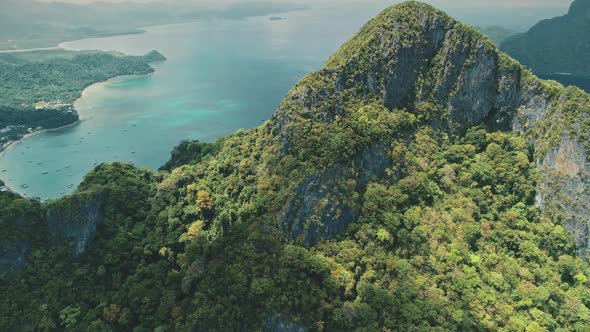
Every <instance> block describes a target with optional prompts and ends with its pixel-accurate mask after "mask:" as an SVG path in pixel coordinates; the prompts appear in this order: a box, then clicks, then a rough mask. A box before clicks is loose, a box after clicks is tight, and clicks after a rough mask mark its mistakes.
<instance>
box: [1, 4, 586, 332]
mask: <svg viewBox="0 0 590 332" xmlns="http://www.w3.org/2000/svg"><path fill="white" fill-rule="evenodd" d="M589 113H590V96H589V95H588V94H586V93H584V92H583V91H581V90H579V89H577V88H573V87H570V88H564V87H563V86H561V85H560V84H558V83H556V82H551V81H543V80H540V79H538V78H537V77H535V76H534V75H533V74H532V73H531V72H529V71H527V70H526V69H524V68H523V67H522V66H520V64H518V63H517V62H516V61H514V60H512V59H510V58H509V57H508V56H507V55H505V54H503V53H500V52H499V51H498V50H497V49H496V47H495V46H494V44H493V42H492V41H490V40H489V39H487V38H486V37H484V36H482V35H481V34H480V33H479V32H478V31H477V30H476V29H474V28H472V27H469V26H466V25H464V24H462V23H460V22H457V21H455V20H453V19H452V18H450V17H448V16H447V15H446V14H444V13H442V12H441V11H438V10H436V9H434V8H432V7H430V6H428V5H425V4H421V3H418V2H413V1H411V2H406V3H402V4H399V5H395V6H392V7H391V8H389V9H387V10H385V11H384V12H383V13H381V14H380V15H379V16H378V17H376V18H375V19H373V20H371V21H370V22H369V23H367V25H366V26H365V27H363V28H362V29H361V31H360V32H359V33H358V34H357V35H356V36H355V37H354V38H352V39H351V40H350V41H349V42H347V43H346V44H345V45H344V46H343V47H342V48H341V49H340V50H339V51H338V52H337V53H336V54H334V55H333V56H332V57H331V58H330V59H329V60H328V61H327V62H326V65H325V67H324V68H323V69H321V70H320V71H318V72H315V73H312V74H310V75H308V76H307V77H306V78H304V79H303V80H302V81H300V82H299V83H298V84H297V85H296V86H295V87H294V88H293V89H292V90H291V92H290V93H289V94H288V96H287V97H286V98H285V100H284V101H283V102H282V104H281V105H280V106H279V108H278V110H277V112H276V113H275V114H274V115H273V117H272V118H271V119H270V120H269V121H267V122H266V123H265V124H263V125H262V126H261V127H259V128H256V129H252V130H244V131H239V132H237V133H234V134H233V135H230V136H228V137H226V138H223V139H220V140H218V141H216V142H214V143H211V144H208V143H199V142H191V141H186V142H183V143H181V144H180V145H179V146H178V147H177V148H176V149H175V150H174V151H173V153H172V158H171V161H170V162H169V163H167V164H166V165H165V166H164V167H163V168H162V169H161V170H160V171H157V172H152V171H149V170H145V169H138V168H135V167H133V166H132V165H127V164H121V163H112V164H102V165H99V166H97V167H96V168H95V169H94V170H92V171H91V172H90V173H89V174H87V175H86V177H85V179H84V181H83V183H82V184H81V185H80V186H79V188H78V190H77V191H76V192H75V193H74V194H72V195H70V196H66V197H63V198H61V199H57V200H53V201H49V202H46V203H39V202H35V201H29V200H25V199H23V198H20V197H18V196H15V195H12V194H6V193H0V200H1V202H0V203H2V204H0V207H1V208H0V209H1V210H0V212H1V213H0V227H1V228H2V229H3V231H4V230H5V233H3V238H2V240H0V244H1V246H0V249H2V250H3V252H4V253H10V255H12V257H13V258H14V257H21V258H23V259H24V262H23V261H22V260H18V259H13V260H12V262H11V261H10V260H9V259H7V255H6V254H5V255H4V256H1V257H2V258H3V259H2V260H0V267H1V268H4V270H5V271H6V270H9V269H10V271H11V273H5V274H1V276H0V293H1V294H4V296H2V297H0V330H15V329H22V330H63V329H65V330H71V331H79V330H90V331H105V330H113V331H126V330H136V331H144V330H146V331H147V330H158V331H168V330H178V331H189V330H276V329H279V328H280V327H283V328H284V327H285V326H289V327H291V328H301V329H304V330H313V331H315V330H317V331H351V330H352V331H355V330H356V331H378V330H383V331H432V330H457V331H472V330H475V331H477V330H484V331H497V330H502V331H546V330H554V331H584V330H585V329H587V327H588V326H590V309H589V308H590V290H589V288H588V276H590V266H589V265H588V263H587V262H586V261H585V260H584V258H585V257H587V256H586V249H587V248H586V246H585V245H586V244H587V237H584V236H586V235H587V234H586V235H585V233H584V232H583V230H584V229H585V228H584V227H587V219H584V218H585V217H584V216H586V215H588V208H587V206H588V201H587V196H586V195H587V191H586V189H585V188H587V187H588V184H587V182H586V181H587V177H586V174H587V166H586V163H587V161H586V156H587V154H586V153H585V151H587V149H588V148H590V143H589V142H590V140H589V138H588V137H587V133H588V130H587V129H588V125H589V123H588V121H587V118H588V114H589ZM564 151H565V152H564ZM567 151H569V152H570V153H567ZM578 156H579V158H577V157H578ZM579 188H581V189H579ZM576 190H579V191H576ZM94 229H95V230H96V231H95V232H94ZM88 230H92V232H88ZM4 234H6V235H4ZM64 234H66V236H64ZM584 241H586V242H584ZM80 248H82V249H85V250H82V252H79V251H78V249H80ZM0 253H2V251H0Z"/></svg>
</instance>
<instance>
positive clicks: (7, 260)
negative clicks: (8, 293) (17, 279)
mask: <svg viewBox="0 0 590 332" xmlns="http://www.w3.org/2000/svg"><path fill="white" fill-rule="evenodd" d="M30 246H31V243H30V241H27V240H12V241H11V240H0V273H3V272H7V273H14V272H19V271H21V270H22V269H23V268H24V267H25V263H26V256H27V253H28V251H29V248H30Z"/></svg>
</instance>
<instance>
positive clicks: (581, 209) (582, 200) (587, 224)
mask: <svg viewBox="0 0 590 332" xmlns="http://www.w3.org/2000/svg"><path fill="white" fill-rule="evenodd" d="M586 156H587V153H586V151H585V150H584V148H583V146H582V145H581V144H580V143H578V142H577V141H575V140H571V139H569V138H564V139H563V140H562V141H561V143H560V144H559V146H558V147H556V148H554V149H553V150H551V151H550V152H549V153H548V154H547V155H546V156H545V158H544V159H543V160H542V162H540V163H539V164H538V167H539V171H540V173H541V179H542V181H541V183H540V185H539V190H538V193H537V201H536V204H537V206H539V207H540V208H541V209H542V211H544V212H545V213H546V214H551V215H552V216H554V217H555V218H560V219H562V222H563V223H564V224H565V225H566V227H567V228H568V229H569V230H570V232H571V233H572V235H573V237H574V240H575V241H576V244H577V249H578V254H580V255H581V256H583V257H585V258H588V249H590V214H589V211H590V185H589V180H590V167H589V165H588V163H587V162H586Z"/></svg>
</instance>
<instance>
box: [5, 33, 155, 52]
mask: <svg viewBox="0 0 590 332" xmlns="http://www.w3.org/2000/svg"><path fill="white" fill-rule="evenodd" d="M145 32H146V29H145V28H138V29H137V30H136V31H127V32H122V33H116V34H108V35H104V36H98V37H90V36H89V37H88V38H81V39H73V40H66V41H63V42H61V43H58V44H57V45H55V46H48V47H35V48H16V49H7V50H0V53H8V54H10V53H25V52H35V51H56V50H66V51H81V50H76V49H73V48H67V47H65V46H63V45H64V44H66V43H71V42H76V41H80V40H86V39H94V38H110V37H117V36H129V35H140V34H142V33H145Z"/></svg>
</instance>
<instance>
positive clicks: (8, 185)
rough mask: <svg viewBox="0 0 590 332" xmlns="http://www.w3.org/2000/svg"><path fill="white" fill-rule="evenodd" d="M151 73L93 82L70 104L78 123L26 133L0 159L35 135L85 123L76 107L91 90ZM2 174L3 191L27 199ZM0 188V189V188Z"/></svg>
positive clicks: (7, 146) (0, 153)
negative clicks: (72, 106)
mask: <svg viewBox="0 0 590 332" xmlns="http://www.w3.org/2000/svg"><path fill="white" fill-rule="evenodd" d="M152 74H153V73H150V74H145V75H119V76H115V77H111V78H109V79H107V80H106V81H99V82H95V83H92V84H90V85H89V86H87V87H85V88H84V90H82V91H81V92H80V96H79V97H78V98H77V99H76V100H75V101H74V102H73V103H72V105H74V109H75V110H76V112H77V113H78V121H76V122H72V123H70V124H67V125H65V126H60V127H56V128H47V129H41V130H35V131H33V132H31V133H27V134H25V135H23V137H21V138H19V139H18V140H15V141H10V142H8V143H7V144H6V146H4V147H0V148H1V150H0V158H3V157H4V155H5V154H6V153H8V152H9V151H10V150H11V149H13V148H14V147H15V146H16V145H18V144H20V143H22V142H23V141H25V140H26V139H28V138H30V137H33V136H35V135H39V134H42V133H46V132H51V131H56V130H61V129H65V128H69V127H74V126H77V125H78V124H80V123H81V122H83V121H85V120H86V119H88V117H87V115H88V114H86V116H84V117H83V116H82V114H81V113H80V112H79V111H78V110H77V109H76V105H77V104H79V101H80V100H81V99H82V98H84V97H85V96H87V95H88V94H89V93H90V91H91V90H92V89H96V88H98V87H101V86H104V85H107V84H109V83H112V82H113V81H119V80H126V79H133V78H137V77H147V76H149V75H152ZM3 174H4V173H0V180H2V181H4V187H3V188H4V189H5V190H8V191H10V192H13V193H15V194H18V195H20V196H23V197H27V196H26V194H23V193H20V192H19V191H18V190H16V189H15V186H14V185H13V184H11V183H10V181H8V180H6V179H5V178H4V176H3ZM0 188H1V187H0Z"/></svg>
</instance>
